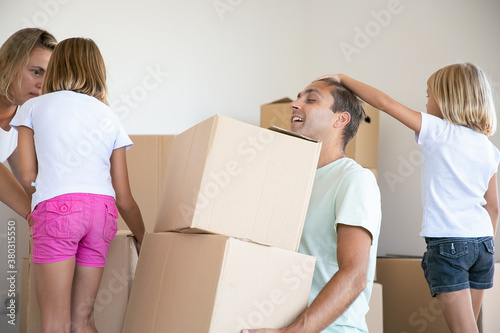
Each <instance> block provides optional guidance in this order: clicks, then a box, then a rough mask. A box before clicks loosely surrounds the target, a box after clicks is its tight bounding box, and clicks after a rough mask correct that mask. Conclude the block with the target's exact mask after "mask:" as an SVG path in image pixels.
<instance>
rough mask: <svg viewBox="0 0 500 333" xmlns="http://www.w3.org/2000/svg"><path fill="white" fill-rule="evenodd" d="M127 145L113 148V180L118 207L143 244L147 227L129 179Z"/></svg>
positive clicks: (131, 229)
mask: <svg viewBox="0 0 500 333" xmlns="http://www.w3.org/2000/svg"><path fill="white" fill-rule="evenodd" d="M125 157H126V156H125V147H122V148H118V149H115V150H113V153H112V154H111V159H110V161H111V181H112V183H113V188H114V189H115V193H116V207H117V208H118V211H119V212H120V215H121V216H122V217H123V219H124V220H125V223H126V224H127V226H128V227H129V229H130V231H132V233H133V234H134V236H135V238H136V239H137V242H138V243H139V244H142V239H143V237H144V232H145V227H144V221H143V220H142V215H141V211H140V209H139V206H138V205H137V203H136V202H135V200H134V197H133V196H132V192H131V191H130V184H129V181H128V171H127V160H126V158H125Z"/></svg>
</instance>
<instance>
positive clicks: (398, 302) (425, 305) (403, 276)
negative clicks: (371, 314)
mask: <svg viewBox="0 0 500 333" xmlns="http://www.w3.org/2000/svg"><path fill="white" fill-rule="evenodd" d="M421 261H422V258H409V257H392V258H378V260H377V281H378V282H379V283H381V284H382V286H383V295H384V296H383V297H384V304H383V306H384V332H408V333H412V332H415V333H417V332H426V333H446V332H449V329H448V326H447V325H446V321H445V319H444V316H443V313H442V311H441V309H440V307H439V304H438V303H437V300H436V299H435V298H433V297H432V296H431V294H430V292H429V287H428V286H427V282H426V281H425V277H424V273H423V271H422V267H421V266H420V263H421Z"/></svg>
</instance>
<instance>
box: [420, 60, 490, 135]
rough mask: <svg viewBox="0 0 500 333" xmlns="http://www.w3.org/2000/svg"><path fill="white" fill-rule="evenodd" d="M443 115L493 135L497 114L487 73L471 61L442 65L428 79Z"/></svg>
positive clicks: (455, 122) (429, 86)
mask: <svg viewBox="0 0 500 333" xmlns="http://www.w3.org/2000/svg"><path fill="white" fill-rule="evenodd" d="M427 87H428V88H429V90H430V91H431V92H432V94H433V95H434V99H435V100H436V103H437V105H438V106H439V109H440V110H441V113H442V115H443V118H444V119H446V120H448V121H449V122H451V123H453V124H456V125H463V126H465V127H468V128H470V129H473V130H474V131H477V132H480V133H483V134H485V135H493V134H494V133H495V131H496V127H497V117H496V113H495V105H494V103H493V96H492V92H491V87H490V84H489V82H488V78H487V77H486V74H485V73H484V72H483V71H482V70H481V69H480V68H479V67H478V66H475V65H473V64H471V63H459V64H453V65H450V66H446V67H444V68H441V69H440V70H438V71H436V72H435V73H434V74H432V75H431V76H430V78H429V80H427Z"/></svg>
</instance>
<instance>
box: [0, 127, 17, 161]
mask: <svg viewBox="0 0 500 333" xmlns="http://www.w3.org/2000/svg"><path fill="white" fill-rule="evenodd" d="M0 142H1V144H0V163H4V162H5V161H7V159H8V158H9V157H10V155H12V153H13V152H14V150H16V147H17V131H16V130H15V129H13V128H11V129H10V130H9V131H4V130H3V129H2V128H0Z"/></svg>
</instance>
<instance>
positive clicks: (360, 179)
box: [299, 158, 382, 333]
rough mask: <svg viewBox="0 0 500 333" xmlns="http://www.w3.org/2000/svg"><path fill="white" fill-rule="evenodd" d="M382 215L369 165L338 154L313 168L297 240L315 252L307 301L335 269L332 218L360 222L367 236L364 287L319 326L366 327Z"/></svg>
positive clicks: (335, 221)
mask: <svg viewBox="0 0 500 333" xmlns="http://www.w3.org/2000/svg"><path fill="white" fill-rule="evenodd" d="M381 215H382V214H381V204H380V190H379V188H378V185H377V181H376V179H375V176H374V175H373V173H372V172H371V171H370V170H368V169H364V168H363V167H361V166H360V165H359V164H357V163H356V162H354V161H353V160H352V159H350V158H341V159H339V160H336V161H334V162H332V163H330V164H328V165H326V166H324V167H321V168H319V169H318V170H317V171H316V176H315V179H314V185H313V189H312V193H311V200H310V203H309V208H308V211H307V216H306V221H305V225H304V231H303V233H302V239H301V241H300V246H299V252H301V253H305V254H309V255H313V256H315V257H316V258H317V262H316V267H315V269H314V276H313V282H312V288H311V294H310V298H309V304H310V303H311V302H312V301H313V300H314V299H315V298H316V296H317V295H318V293H319V292H320V291H321V290H322V289H323V287H324V286H325V285H326V283H327V282H328V281H330V279H331V278H332V277H333V276H334V275H335V273H337V271H338V270H339V267H338V262H337V224H339V223H340V224H344V225H351V226H360V227H362V228H365V229H366V230H368V231H369V232H370V234H371V236H372V246H371V248H370V259H369V264H368V275H367V280H368V283H367V287H366V289H365V290H363V292H362V293H361V294H360V295H359V296H358V298H357V299H356V300H355V301H354V303H353V304H352V305H351V306H350V307H349V308H348V309H347V310H346V311H345V312H344V313H343V314H342V315H341V316H340V317H339V318H338V319H337V320H336V321H335V322H334V323H333V324H332V325H330V326H329V327H328V328H327V329H325V330H324V331H323V332H330V333H331V332H335V333H341V332H342V333H345V332H368V328H367V326H366V321H365V315H366V313H367V312H368V309H369V306H368V302H369V300H370V296H371V293H372V287H373V279H374V275H375V265H376V261H377V245H378V238H379V233H380V222H381Z"/></svg>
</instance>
